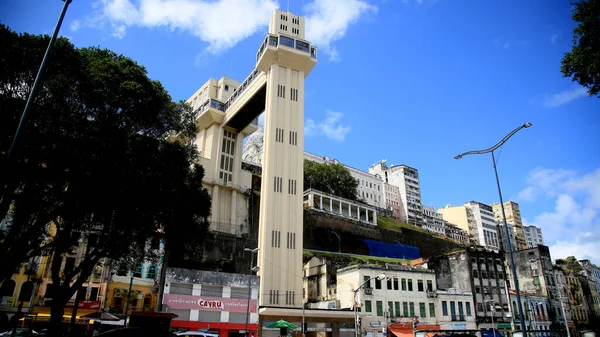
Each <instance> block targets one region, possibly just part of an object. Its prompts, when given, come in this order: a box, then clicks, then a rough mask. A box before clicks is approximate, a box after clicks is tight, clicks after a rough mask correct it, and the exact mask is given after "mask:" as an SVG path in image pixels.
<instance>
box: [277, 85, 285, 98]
mask: <svg viewBox="0 0 600 337" xmlns="http://www.w3.org/2000/svg"><path fill="white" fill-rule="evenodd" d="M277 97H281V98H285V85H281V84H278V85H277Z"/></svg>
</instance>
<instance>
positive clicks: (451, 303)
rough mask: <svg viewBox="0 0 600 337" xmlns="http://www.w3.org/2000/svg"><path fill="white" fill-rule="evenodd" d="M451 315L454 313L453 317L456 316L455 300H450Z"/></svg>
mask: <svg viewBox="0 0 600 337" xmlns="http://www.w3.org/2000/svg"><path fill="white" fill-rule="evenodd" d="M450 315H452V317H455V316H456V302H454V301H450Z"/></svg>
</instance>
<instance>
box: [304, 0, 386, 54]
mask: <svg viewBox="0 0 600 337" xmlns="http://www.w3.org/2000/svg"><path fill="white" fill-rule="evenodd" d="M304 11H305V15H306V39H307V40H308V41H310V42H312V43H313V44H314V45H316V46H318V47H319V48H321V49H322V50H323V51H324V52H325V54H327V55H328V56H329V57H330V59H332V60H339V54H338V52H337V50H336V49H335V47H334V46H332V43H333V42H335V41H337V40H339V39H341V38H343V37H344V36H345V35H346V31H347V30H348V27H349V26H350V25H351V24H353V23H355V22H357V21H358V20H359V19H360V18H361V17H362V16H363V15H366V14H371V13H372V14H375V13H377V7H376V6H374V5H371V4H368V3H367V2H365V1H361V0H319V1H314V2H312V3H309V4H307V5H306V6H305V7H304Z"/></svg>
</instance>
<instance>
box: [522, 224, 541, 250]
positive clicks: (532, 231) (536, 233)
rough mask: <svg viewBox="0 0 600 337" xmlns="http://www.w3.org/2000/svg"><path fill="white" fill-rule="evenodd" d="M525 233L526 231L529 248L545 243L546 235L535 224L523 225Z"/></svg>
mask: <svg viewBox="0 0 600 337" xmlns="http://www.w3.org/2000/svg"><path fill="white" fill-rule="evenodd" d="M523 233H525V243H526V244H527V248H535V247H537V246H539V245H544V236H543V235H542V229H541V228H538V227H536V226H534V225H529V226H523Z"/></svg>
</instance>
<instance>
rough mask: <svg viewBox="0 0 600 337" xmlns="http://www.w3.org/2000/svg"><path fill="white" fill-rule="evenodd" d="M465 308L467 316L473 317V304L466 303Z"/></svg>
mask: <svg viewBox="0 0 600 337" xmlns="http://www.w3.org/2000/svg"><path fill="white" fill-rule="evenodd" d="M465 307H466V309H467V316H471V302H465Z"/></svg>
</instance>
